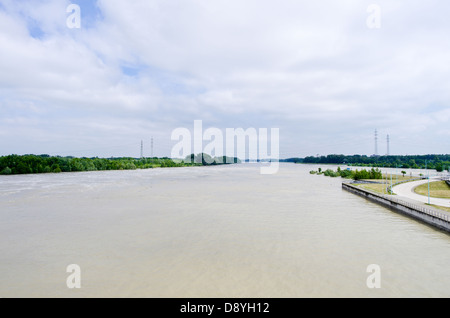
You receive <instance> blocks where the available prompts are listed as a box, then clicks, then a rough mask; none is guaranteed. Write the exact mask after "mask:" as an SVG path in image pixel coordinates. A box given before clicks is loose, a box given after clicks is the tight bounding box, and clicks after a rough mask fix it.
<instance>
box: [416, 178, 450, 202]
mask: <svg viewBox="0 0 450 318" xmlns="http://www.w3.org/2000/svg"><path fill="white" fill-rule="evenodd" d="M414 192H416V193H417V194H420V195H425V196H428V183H425V184H422V185H420V186H418V187H416V188H415V189H414ZM430 197H433V198H444V199H450V186H449V185H448V184H447V183H446V182H445V181H436V182H430Z"/></svg>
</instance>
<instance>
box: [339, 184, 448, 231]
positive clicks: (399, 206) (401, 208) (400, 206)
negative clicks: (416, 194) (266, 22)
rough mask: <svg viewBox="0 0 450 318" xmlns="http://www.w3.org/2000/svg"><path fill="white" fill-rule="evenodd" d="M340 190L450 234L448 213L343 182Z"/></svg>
mask: <svg viewBox="0 0 450 318" xmlns="http://www.w3.org/2000/svg"><path fill="white" fill-rule="evenodd" d="M342 188H343V189H344V190H346V191H349V192H351V193H354V194H357V195H359V196H362V197H364V198H366V199H369V200H371V201H374V202H377V203H379V204H381V205H383V206H386V207H388V208H390V209H392V210H394V211H396V212H398V213H401V214H404V215H407V216H409V217H412V218H414V219H416V220H419V221H421V222H424V223H426V224H428V225H431V226H433V227H435V228H437V229H440V230H443V231H445V232H448V233H450V213H445V212H444V211H442V210H438V209H436V208H433V207H431V206H424V205H421V204H419V203H416V202H413V201H410V200H408V199H403V198H402V199H399V198H398V197H395V196H392V195H384V194H380V193H377V192H374V191H370V190H368V189H363V188H361V187H358V186H355V185H352V184H351V183H346V182H343V183H342Z"/></svg>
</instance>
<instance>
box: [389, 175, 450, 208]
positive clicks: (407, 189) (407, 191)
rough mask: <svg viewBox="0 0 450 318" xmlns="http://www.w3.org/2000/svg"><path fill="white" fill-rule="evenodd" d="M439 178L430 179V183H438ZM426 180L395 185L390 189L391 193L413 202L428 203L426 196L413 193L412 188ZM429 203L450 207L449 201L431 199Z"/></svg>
mask: <svg viewBox="0 0 450 318" xmlns="http://www.w3.org/2000/svg"><path fill="white" fill-rule="evenodd" d="M440 180H441V179H439V178H430V182H433V181H440ZM427 182H428V180H419V181H411V182H406V183H402V184H399V185H396V186H395V187H393V188H392V191H393V192H394V193H395V194H397V195H399V196H402V197H406V198H409V199H412V200H415V201H419V202H422V203H428V196H424V195H420V194H417V193H415V192H414V188H415V187H417V186H419V185H421V184H424V183H427ZM430 203H431V204H434V205H440V206H445V207H450V199H439V198H431V197H430Z"/></svg>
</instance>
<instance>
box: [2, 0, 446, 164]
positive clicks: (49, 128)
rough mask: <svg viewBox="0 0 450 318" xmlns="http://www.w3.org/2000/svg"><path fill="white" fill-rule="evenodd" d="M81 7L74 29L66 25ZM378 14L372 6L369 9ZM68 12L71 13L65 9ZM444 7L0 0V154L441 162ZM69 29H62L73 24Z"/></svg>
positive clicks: (270, 0) (358, 0)
mask: <svg viewBox="0 0 450 318" xmlns="http://www.w3.org/2000/svg"><path fill="white" fill-rule="evenodd" d="M71 4H77V5H78V6H79V8H80V10H81V14H80V28H71V27H69V26H73V23H74V22H76V21H77V20H76V16H74V15H72V14H73V13H75V11H71V10H69V12H67V11H68V10H67V9H68V7H69V6H70V5H71ZM372 4H375V6H373V5H372ZM69 8H70V7H69ZM449 12H450V3H449V2H448V1H443V0H442V1H434V0H427V1H423V0H422V1H416V0H408V1H406V0H399V1H392V0H380V1H376V0H371V1H364V0H320V1H310V0H309V1H303V0H281V1H275V0H239V1H238V0H133V1H120V0H97V1H95V0H92V1H87V0H86V1H75V0H72V1H65V0H41V1H36V0H33V1H27V0H21V1H17V0H0V155H8V154H13V153H15V154H27V153H34V154H42V153H47V154H51V155H62V156H66V155H73V156H99V157H110V156H139V154H140V142H141V140H143V141H144V145H145V146H144V149H145V150H144V154H145V155H147V156H149V155H150V142H151V138H152V137H153V139H154V155H157V156H169V155H170V153H171V149H172V147H173V146H174V145H175V144H176V142H174V141H172V140H171V133H172V131H173V130H174V129H176V128H179V127H185V128H188V129H190V130H192V129H193V125H194V120H202V121H203V126H204V128H207V127H216V128H219V129H222V130H225V129H226V128H243V129H247V128H250V127H253V128H268V129H270V128H279V129H280V156H281V157H282V158H288V157H295V156H297V157H304V156H308V155H316V154H320V155H326V154H330V153H339V154H341V153H342V154H366V155H371V154H373V153H374V130H375V129H377V130H378V134H379V142H378V149H379V150H378V151H379V154H385V153H386V135H387V134H389V135H390V139H391V142H390V148H391V154H427V153H450V151H449V150H450V125H449V119H450V19H449V18H448V15H449ZM71 22H72V24H70V23H71Z"/></svg>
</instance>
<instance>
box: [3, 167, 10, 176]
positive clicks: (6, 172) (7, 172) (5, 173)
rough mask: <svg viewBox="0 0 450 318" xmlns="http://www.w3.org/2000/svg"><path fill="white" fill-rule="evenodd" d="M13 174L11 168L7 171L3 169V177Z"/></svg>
mask: <svg viewBox="0 0 450 318" xmlns="http://www.w3.org/2000/svg"><path fill="white" fill-rule="evenodd" d="M11 173H12V170H11V168H9V167H6V168H5V169H3V170H2V171H1V172H0V174H3V175H8V174H11Z"/></svg>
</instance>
